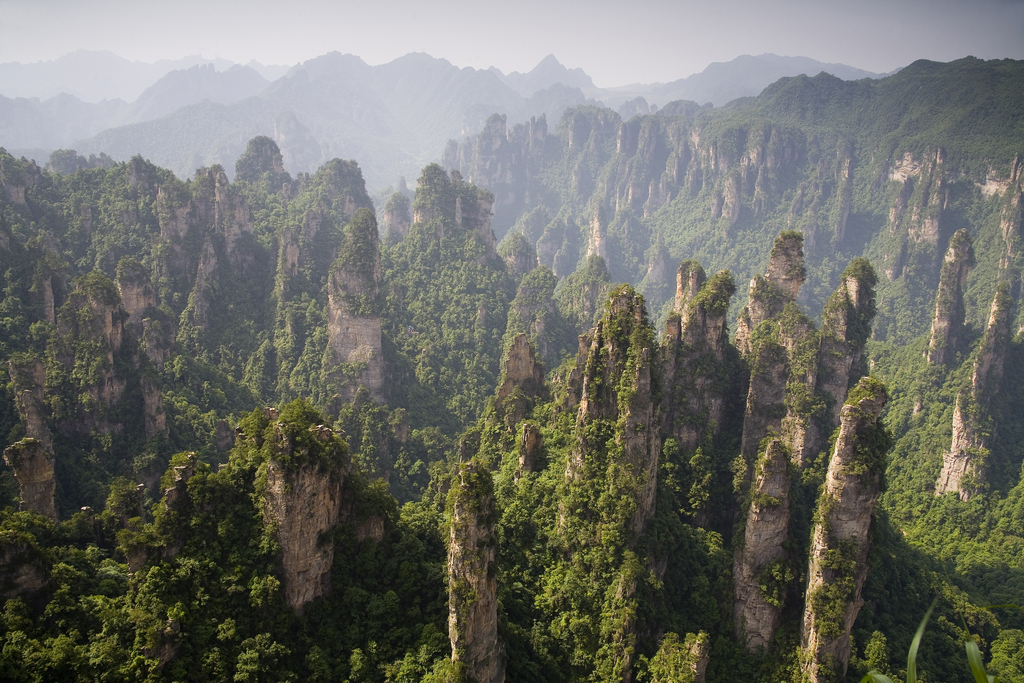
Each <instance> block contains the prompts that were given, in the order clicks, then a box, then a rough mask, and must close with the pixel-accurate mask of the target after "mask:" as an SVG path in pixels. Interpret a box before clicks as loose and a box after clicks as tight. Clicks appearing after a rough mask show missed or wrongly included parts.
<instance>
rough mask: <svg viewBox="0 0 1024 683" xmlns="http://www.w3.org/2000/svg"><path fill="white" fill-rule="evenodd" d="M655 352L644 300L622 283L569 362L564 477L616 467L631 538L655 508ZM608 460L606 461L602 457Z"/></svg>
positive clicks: (658, 442) (658, 439)
mask: <svg viewBox="0 0 1024 683" xmlns="http://www.w3.org/2000/svg"><path fill="white" fill-rule="evenodd" d="M656 353H657V347H656V346H655V345H654V331H653V329H652V328H651V326H650V322H649V321H648V320H647V311H646V310H645V308H644V301H643V297H642V296H640V295H638V294H636V292H634V291H633V289H632V288H631V287H629V286H628V285H624V286H621V287H619V288H618V289H616V290H614V291H613V292H612V294H611V296H610V299H609V301H608V303H607V306H606V309H605V314H604V317H603V318H602V319H601V320H600V321H599V322H598V323H597V325H596V326H595V327H594V328H593V329H592V330H590V331H589V332H588V333H587V334H585V335H583V336H581V337H580V355H579V356H578V357H577V359H576V367H577V369H579V370H580V371H581V374H580V378H581V380H582V381H581V383H580V397H579V409H578V411H577V416H576V429H575V435H574V440H575V444H574V446H573V447H572V451H571V452H570V454H569V458H568V463H567V466H566V480H567V481H570V482H572V481H574V480H579V479H580V478H588V477H591V476H600V477H604V476H607V474H606V468H607V467H608V466H609V465H614V466H615V468H616V469H620V470H621V471H622V472H623V473H624V474H625V477H626V479H625V481H628V482H629V484H628V485H627V486H626V489H625V490H624V491H623V495H629V496H631V497H633V498H634V500H635V501H636V512H635V514H634V515H633V517H632V519H631V520H630V523H629V526H630V528H631V529H632V531H633V533H634V534H635V535H636V536H639V535H640V534H641V533H642V532H643V530H644V528H645V527H646V525H647V520H648V519H650V516H651V515H652V514H653V512H654V493H655V491H656V489H657V471H658V470H657V468H658V457H659V455H660V452H661V436H660V434H659V430H658V429H657V428H656V424H657V423H656V422H655V419H656V417H657V408H658V406H657V405H656V401H657V398H656V395H655V394H654V393H653V392H652V388H653V386H652V385H653V381H654V378H653V376H652V373H653V367H652V366H653V364H654V362H655V360H656ZM570 390H571V389H570ZM592 425H594V427H593V428H591V426H592ZM606 429H610V430H612V431H611V434H607V433H606V432H605V430H606ZM599 434H604V435H605V436H604V437H597V435H599ZM607 436H611V437H612V439H613V441H614V444H615V448H614V449H610V448H609V445H610V444H609V442H608V441H607V438H606V437H607ZM609 458H612V459H613V461H612V462H608V460H609Z"/></svg>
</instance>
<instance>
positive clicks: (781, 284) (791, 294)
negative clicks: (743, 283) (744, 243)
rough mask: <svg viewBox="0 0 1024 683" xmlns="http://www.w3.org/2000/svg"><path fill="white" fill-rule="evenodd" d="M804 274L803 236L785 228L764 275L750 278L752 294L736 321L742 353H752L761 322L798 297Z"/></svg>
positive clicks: (774, 246) (773, 246)
mask: <svg viewBox="0 0 1024 683" xmlns="http://www.w3.org/2000/svg"><path fill="white" fill-rule="evenodd" d="M804 277H805V269H804V253H803V236H802V235H801V234H800V233H797V232H793V231H784V232H782V233H780V234H779V236H778V237H776V238H775V244H773V245H772V251H771V254H770V255H769V258H768V268H767V270H766V271H765V274H764V277H762V276H760V275H757V276H755V277H754V279H752V280H751V281H750V297H749V299H748V302H747V305H746V306H745V307H744V308H743V310H742V311H741V312H740V316H739V320H738V321H737V323H736V347H737V348H738V349H739V350H740V351H741V352H742V353H744V354H747V353H750V351H751V335H752V334H753V332H754V330H755V329H757V326H758V325H760V324H761V323H762V322H764V321H765V320H768V319H769V318H772V317H774V316H776V315H778V314H779V313H781V312H782V309H783V308H785V306H786V303H788V302H790V301H796V298H797V295H798V294H799V292H800V286H801V285H802V284H803V283H804Z"/></svg>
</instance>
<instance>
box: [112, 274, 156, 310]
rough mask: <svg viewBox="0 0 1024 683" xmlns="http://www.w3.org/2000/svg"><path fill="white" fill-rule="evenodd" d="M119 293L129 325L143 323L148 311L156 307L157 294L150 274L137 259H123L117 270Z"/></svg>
mask: <svg viewBox="0 0 1024 683" xmlns="http://www.w3.org/2000/svg"><path fill="white" fill-rule="evenodd" d="M115 282H116V283H117V292H118V294H119V295H120V297H121V307H122V308H123V309H124V310H125V312H126V313H128V324H130V325H138V324H140V323H141V322H142V319H143V316H144V314H145V312H146V309H148V308H150V307H151V306H156V292H155V291H154V290H153V284H152V283H151V282H150V278H149V274H148V273H147V272H146V271H145V269H143V267H142V264H140V263H139V262H138V261H137V260H135V259H122V261H121V263H119V264H118V268H117V279H116V280H115Z"/></svg>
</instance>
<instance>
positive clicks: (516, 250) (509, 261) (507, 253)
mask: <svg viewBox="0 0 1024 683" xmlns="http://www.w3.org/2000/svg"><path fill="white" fill-rule="evenodd" d="M498 254H499V255H500V256H501V257H502V258H503V259H505V264H506V265H507V266H508V269H509V272H510V273H511V274H512V276H513V277H516V278H521V277H523V276H524V275H526V274H527V273H529V272H530V271H531V270H533V269H534V268H536V267H537V252H536V251H535V250H534V248H533V245H531V244H530V241H529V240H528V239H526V236H525V235H523V234H522V233H521V232H517V233H512V234H510V235H508V236H507V237H506V238H505V241H504V242H502V244H501V247H500V248H499V249H498Z"/></svg>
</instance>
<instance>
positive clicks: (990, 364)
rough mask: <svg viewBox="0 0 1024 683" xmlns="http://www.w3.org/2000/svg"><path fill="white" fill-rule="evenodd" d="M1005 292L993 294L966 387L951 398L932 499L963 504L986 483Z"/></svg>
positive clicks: (1006, 312)
mask: <svg viewBox="0 0 1024 683" xmlns="http://www.w3.org/2000/svg"><path fill="white" fill-rule="evenodd" d="M1009 290H1010V288H1009V285H1008V283H1003V284H1001V285H1000V287H999V288H998V290H997V291H996V295H995V298H994V299H993V300H992V308H991V310H990V312H989V317H988V325H987V327H986V328H985V334H984V336H983V337H982V340H981V347H980V348H979V349H978V355H977V357H976V358H975V360H974V372H973V373H972V374H971V381H970V384H969V385H968V386H966V387H964V388H963V389H962V390H961V391H960V393H959V394H958V395H957V399H956V407H955V408H954V410H953V435H952V439H951V442H950V446H949V451H948V452H946V453H945V454H944V455H943V459H942V472H941V473H940V474H939V478H938V480H937V481H936V482H935V495H937V496H939V495H942V494H944V493H949V492H953V491H955V492H956V493H958V494H959V495H960V498H961V500H965V501H966V500H968V499H970V498H971V496H973V495H974V493H975V492H976V491H977V490H978V488H979V486H980V485H981V484H983V483H984V481H985V479H986V475H987V466H986V465H987V463H986V460H987V455H988V450H987V448H986V443H987V442H988V441H989V439H990V438H991V434H992V432H993V431H994V430H995V425H994V424H993V421H992V417H991V415H990V412H989V408H990V405H991V402H992V398H993V396H994V395H995V394H996V393H997V392H998V391H999V387H1000V384H1001V380H1002V375H1003V366H1004V365H1005V363H1006V352H1007V350H1008V349H1009V346H1010V316H1011V315H1012V313H1013V297H1011V296H1010V293H1009Z"/></svg>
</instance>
